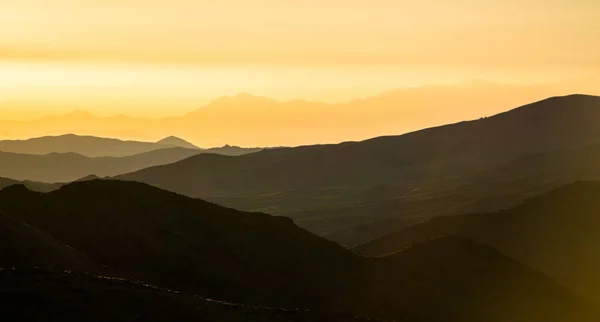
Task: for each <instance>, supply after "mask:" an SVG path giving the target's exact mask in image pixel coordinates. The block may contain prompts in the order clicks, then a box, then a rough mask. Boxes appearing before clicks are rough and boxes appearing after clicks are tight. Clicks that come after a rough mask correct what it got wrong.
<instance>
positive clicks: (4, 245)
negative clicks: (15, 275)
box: [0, 210, 95, 271]
mask: <svg viewBox="0 0 600 322" xmlns="http://www.w3.org/2000/svg"><path fill="white" fill-rule="evenodd" d="M0 254H1V255H0V267H10V266H14V265H19V266H37V267H47V268H67V267H70V268H73V269H79V270H85V271H90V270H95V268H94V267H93V265H92V264H91V260H90V259H89V258H87V257H86V256H85V255H83V254H81V253H79V252H78V251H77V250H75V249H73V248H71V247H69V246H67V245H64V244H62V243H60V242H58V241H57V240H54V239H53V238H52V237H50V236H48V235H47V234H46V233H44V232H42V231H39V230H38V229H36V228H34V227H31V226H29V225H27V224H25V223H22V222H20V221H18V220H16V219H14V218H11V217H9V216H7V215H6V214H4V212H3V211H2V210H0Z"/></svg>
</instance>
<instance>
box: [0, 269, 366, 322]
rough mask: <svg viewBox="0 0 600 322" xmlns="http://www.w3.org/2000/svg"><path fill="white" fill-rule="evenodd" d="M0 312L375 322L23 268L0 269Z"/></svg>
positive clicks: (39, 317) (49, 317) (65, 318)
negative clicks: (231, 301)
mask: <svg viewBox="0 0 600 322" xmlns="http://www.w3.org/2000/svg"><path fill="white" fill-rule="evenodd" d="M0 312H2V320H3V321H6V322H13V321H14V322H16V321H24V320H26V321H32V322H38V321H39V322H42V321H43V322H52V321H56V322H59V321H60V322H71V321H72V322H80V321H90V322H94V321H98V322H100V321H119V322H133V321H140V320H143V321H151V322H152V321H206V322H209V321H223V322H228V321H229V322H232V321H248V322H252V321H256V322H269V321H290V322H291V321H308V322H313V321H314V322H338V321H339V322H345V321H374V319H370V318H360V317H356V316H350V315H342V314H327V313H321V312H311V311H306V310H283V309H270V308H264V307H254V306H248V305H240V304H234V303H227V302H218V301H214V300H210V299H203V298H200V297H197V296H194V295H191V294H182V293H180V292H175V291H170V290H165V289H159V288H156V287H153V286H150V285H145V284H142V283H140V282H134V281H127V280H124V279H118V278H110V277H106V276H94V275H89V274H81V273H75V272H71V271H60V272H59V271H52V270H43V269H25V268H15V269H0Z"/></svg>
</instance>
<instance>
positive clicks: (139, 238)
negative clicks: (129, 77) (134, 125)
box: [0, 180, 598, 322]
mask: <svg viewBox="0 0 600 322" xmlns="http://www.w3.org/2000/svg"><path fill="white" fill-rule="evenodd" d="M0 205H1V206H2V208H3V209H4V210H5V212H6V213H7V214H9V215H10V216H11V218H13V219H14V220H17V221H20V222H23V223H26V224H28V225H30V226H32V227H35V228H36V229H38V230H40V231H43V232H44V233H46V234H48V235H49V236H52V238H53V239H55V240H60V241H62V242H64V243H67V244H68V245H70V246H72V247H73V248H74V249H77V250H78V251H80V252H82V253H85V254H86V255H88V256H89V258H91V259H92V260H93V261H94V262H95V263H101V264H103V265H107V266H108V267H110V268H111V269H113V271H114V272H118V274H119V276H122V277H125V278H130V279H139V280H143V281H145V282H147V283H152V284H154V285H158V286H161V287H168V288H171V289H179V290H182V291H187V292H193V293H196V294H198V295H201V296H204V297H209V298H215V299H219V300H228V301H234V302H239V303H246V304H258V305H267V306H269V307H283V308H308V309H312V310H316V311H325V312H347V313H353V314H358V315H361V316H370V317H383V318H391V319H396V320H401V321H426V322H430V321H431V322H438V321H439V322H442V321H460V322H463V321H464V322H466V321H469V322H473V321H481V322H484V321H502V322H509V321H511V322H513V321H536V322H537V321H540V322H541V321H552V322H563V321H564V322H566V321H572V320H577V321H581V322H582V321H585V322H587V321H596V320H597V318H598V316H597V315H596V313H595V312H594V310H593V309H592V308H591V307H590V306H589V305H587V304H586V303H585V302H584V301H582V300H579V299H578V298H577V297H576V296H573V295H572V294H570V292H569V291H568V290H566V289H564V288H562V287H560V286H558V285H557V284H556V283H554V282H553V281H552V280H550V279H549V278H547V277H545V276H543V275H541V274H539V273H536V272H534V271H532V270H530V269H528V268H526V267H524V266H522V265H520V264H518V263H516V262H514V261H512V260H510V259H508V258H506V257H505V256H503V255H501V254H499V253H498V252H496V251H493V250H491V249H489V248H487V247H484V246H481V245H473V243H471V242H469V241H464V240H459V241H457V240H456V239H454V238H444V239H439V240H434V241H430V242H428V243H426V245H430V246H427V247H422V248H419V247H418V248H415V249H416V251H414V252H409V253H406V252H401V253H398V254H395V255H394V256H392V257H388V258H378V259H367V258H363V257H361V256H358V255H357V254H355V253H352V252H350V251H348V250H346V249H344V248H342V247H340V246H338V245H336V244H334V243H332V242H329V241H326V240H324V239H321V238H318V237H316V236H314V235H311V234H310V233H308V232H306V231H304V230H302V229H300V228H298V227H297V226H295V225H294V224H293V223H292V221H291V220H289V219H287V218H282V217H272V216H269V215H266V214H261V213H244V212H239V211H236V210H232V209H228V208H223V207H220V206H217V205H214V204H210V203H207V202H204V201H202V200H198V199H190V198H187V197H184V196H181V195H177V194H174V193H170V192H167V191H163V190H160V189H157V188H154V187H151V186H147V185H144V184H140V183H133V182H120V181H110V180H92V181H83V182H76V183H72V184H70V185H67V186H64V187H62V188H60V189H59V190H56V191H54V192H50V193H46V194H43V193H36V192H32V191H28V190H27V189H25V188H24V187H23V186H12V187H8V188H5V189H4V190H2V191H0ZM429 243H432V244H429ZM411 254H412V255H411ZM449 254H452V255H453V256H456V258H461V260H460V261H456V260H452V258H451V257H448V255H449ZM497 280H501V281H502V283H495V281H497ZM482 294H483V295H485V297H483V298H482V297H481V295H482ZM522 298H528V299H529V302H527V304H526V305H527V309H524V308H523V305H524V304H523V303H522V302H521V301H520V299H522ZM487 299H489V301H487ZM484 304H485V305H484ZM499 311H502V312H504V314H505V315H498V312H499Z"/></svg>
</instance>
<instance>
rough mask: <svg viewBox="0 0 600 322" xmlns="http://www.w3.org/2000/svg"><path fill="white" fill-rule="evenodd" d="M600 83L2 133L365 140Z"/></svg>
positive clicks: (213, 109) (292, 104)
mask: <svg viewBox="0 0 600 322" xmlns="http://www.w3.org/2000/svg"><path fill="white" fill-rule="evenodd" d="M599 84H600V82H598V80H596V79H583V80H574V81H569V82H566V83H560V84H558V83H557V84H543V85H539V86H524V85H507V84H501V83H493V82H486V81H471V82H465V83H461V84H456V85H440V86H436V85H430V86H423V87H416V88H404V89H396V90H389V91H386V92H383V93H381V94H379V95H375V96H371V97H365V98H358V99H354V100H351V101H348V102H341V103H322V102H310V101H305V100H300V99H296V100H291V101H277V100H274V99H270V98H266V97H261V96H255V95H251V94H246V93H241V94H239V95H235V96H225V97H221V98H218V99H216V100H214V101H212V102H209V103H207V104H205V105H204V106H200V105H199V108H198V109H196V110H194V111H191V112H190V113H188V114H185V115H181V116H172V117H166V118H156V119H152V118H143V117H132V116H127V115H115V116H108V117H99V116H96V115H94V114H92V113H89V112H86V111H75V112H73V113H68V114H64V115H52V116H47V117H42V118H38V119H34V120H30V121H8V120H7V121H0V137H6V138H23V137H39V136H47V135H60V134H64V133H75V134H81V135H94V136H100V137H122V138H128V139H135V140H141V141H149V140H150V141H154V140H155V139H156V138H159V137H167V136H171V135H175V136H179V137H184V138H188V139H190V140H192V141H193V142H194V143H197V144H199V145H200V146H222V145H225V144H232V145H238V146H246V147H248V146H257V145H258V146H265V147H266V146H298V145H306V144H326V143H337V142H342V141H349V140H350V141H361V140H365V139H368V138H372V137H377V136H382V135H389V134H402V133H407V132H410V131H415V130H418V129H422V128H427V127H432V126H438V125H441V124H448V123H453V122H459V121H462V120H472V119H477V118H479V117H482V116H491V115H494V114H497V113H500V112H503V111H505V110H507V109H509V108H512V107H515V106H520V105H523V104H526V103H528V102H533V101H536V100H540V99H543V98H545V97H549V96H552V95H566V94H569V93H573V92H574V91H575V90H577V91H578V92H580V93H581V92H583V93H588V94H595V95H600V92H598V88H600V87H599V86H598V85H599ZM490 98H493V99H490ZM139 152H142V151H139Z"/></svg>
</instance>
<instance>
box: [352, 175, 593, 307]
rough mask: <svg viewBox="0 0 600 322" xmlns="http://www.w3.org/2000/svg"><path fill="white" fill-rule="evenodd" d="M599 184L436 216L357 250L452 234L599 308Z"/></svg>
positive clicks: (375, 251)
mask: <svg viewBox="0 0 600 322" xmlns="http://www.w3.org/2000/svg"><path fill="white" fill-rule="evenodd" d="M599 211H600V183H598V182H576V183H573V184H569V185H567V186H564V187H560V188H557V189H554V190H553V191H551V192H549V193H547V194H543V195H541V196H537V197H532V198H530V199H528V200H526V201H525V202H523V203H522V204H520V205H518V206H515V207H513V208H508V209H505V210H502V211H499V212H495V213H489V214H469V215H459V216H448V217H439V218H435V219H432V220H429V221H426V222H424V223H422V224H417V225H413V226H410V227H407V228H405V229H402V230H399V231H397V232H394V233H392V234H389V235H387V236H384V237H381V238H378V239H375V240H373V241H370V242H368V243H366V244H363V245H360V246H358V247H357V248H355V250H356V251H357V252H360V253H362V254H364V255H367V256H383V255H385V254H390V253H395V252H396V251H398V250H400V249H403V248H404V247H407V246H410V245H412V244H413V243H415V242H419V241H425V240H429V239H430V238H432V237H435V236H441V235H446V234H453V235H456V236H463V237H465V238H473V239H474V240H477V241H479V242H482V243H485V244H487V245H491V246H493V247H494V248H496V249H498V250H500V251H501V252H503V253H504V254H507V255H509V256H511V257H512V258H515V259H517V260H518V261H520V262H522V263H524V264H526V265H528V266H530V267H533V268H535V269H538V270H540V271H541V272H544V273H546V274H547V275H549V276H551V277H553V278H555V279H556V280H557V281H559V282H560V283H562V284H563V285H567V286H569V287H571V288H572V289H574V290H576V291H578V292H579V293H580V294H583V295H585V296H586V297H587V298H590V299H594V300H595V301H596V303H600V297H599V296H598V294H600V274H598V272H600V257H599V256H598V253H597V252H596V245H598V243H599V242H600V239H599V236H600V231H599V227H600V219H599V218H598V213H599Z"/></svg>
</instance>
